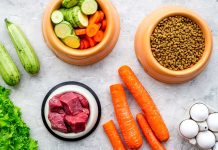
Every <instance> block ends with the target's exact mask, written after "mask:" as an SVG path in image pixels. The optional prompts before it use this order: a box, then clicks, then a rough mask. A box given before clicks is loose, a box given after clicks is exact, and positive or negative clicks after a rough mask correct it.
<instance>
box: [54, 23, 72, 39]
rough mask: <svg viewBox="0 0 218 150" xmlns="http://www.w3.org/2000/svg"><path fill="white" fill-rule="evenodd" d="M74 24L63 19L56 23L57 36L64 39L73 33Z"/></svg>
mask: <svg viewBox="0 0 218 150" xmlns="http://www.w3.org/2000/svg"><path fill="white" fill-rule="evenodd" d="M72 30H73V28H72V26H71V24H70V23H69V22H67V21H63V22H61V23H59V24H57V25H55V28H54V31H55V34H56V35H57V37H59V38H61V39H63V38H65V37H67V36H69V35H71V34H72Z"/></svg>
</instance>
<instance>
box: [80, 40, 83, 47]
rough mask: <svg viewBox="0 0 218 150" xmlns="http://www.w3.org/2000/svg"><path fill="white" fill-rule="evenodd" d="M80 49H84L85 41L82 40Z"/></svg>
mask: <svg viewBox="0 0 218 150" xmlns="http://www.w3.org/2000/svg"><path fill="white" fill-rule="evenodd" d="M80 49H84V42H83V39H81V40H80Z"/></svg>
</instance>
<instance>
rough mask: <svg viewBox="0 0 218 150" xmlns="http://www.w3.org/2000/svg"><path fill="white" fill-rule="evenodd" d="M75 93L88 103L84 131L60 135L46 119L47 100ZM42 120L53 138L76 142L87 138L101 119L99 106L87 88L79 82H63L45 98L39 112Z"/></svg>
mask: <svg viewBox="0 0 218 150" xmlns="http://www.w3.org/2000/svg"><path fill="white" fill-rule="evenodd" d="M65 92H76V93H79V94H81V95H83V96H84V97H85V98H86V99H87V101H88V102H89V108H90V115H89V120H88V122H87V125H86V129H85V131H83V132H79V133H62V132H59V131H57V130H53V129H52V128H51V123H50V121H49V119H48V113H49V100H50V99H51V98H52V97H53V96H55V95H57V94H61V93H65ZM41 113H42V114H41V115H42V120H43V122H44V124H45V126H46V128H47V129H48V131H49V132H50V133H51V134H52V135H54V136H55V137H57V138H59V139H62V140H66V141H77V140H81V139H83V138H85V137H87V136H89V135H90V134H91V133H92V132H93V131H94V130H95V129H96V128H97V126H98V124H99V121H100V117H101V105H100V102H99V99H98V97H97V95H96V94H95V92H94V91H93V90H92V89H91V88H89V87H88V86H86V85H84V84H82V83H79V82H74V81H70V82H64V83H61V84H58V85H56V86H55V87H53V88H52V89H51V90H50V91H49V92H48V93H47V95H46V96H45V98H44V101H43V103H42V110H41Z"/></svg>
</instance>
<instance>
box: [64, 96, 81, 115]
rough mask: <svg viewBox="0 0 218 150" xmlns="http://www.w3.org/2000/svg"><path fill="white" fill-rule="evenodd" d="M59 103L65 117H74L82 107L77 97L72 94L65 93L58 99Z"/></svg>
mask: <svg viewBox="0 0 218 150" xmlns="http://www.w3.org/2000/svg"><path fill="white" fill-rule="evenodd" d="M60 101H61V103H62V105H63V107H64V111H65V112H66V114H67V115H76V114H78V113H80V112H82V108H83V107H82V105H81V103H80V100H79V98H78V96H77V95H76V94H75V93H73V92H67V93H65V94H63V95H62V96H61V97H60Z"/></svg>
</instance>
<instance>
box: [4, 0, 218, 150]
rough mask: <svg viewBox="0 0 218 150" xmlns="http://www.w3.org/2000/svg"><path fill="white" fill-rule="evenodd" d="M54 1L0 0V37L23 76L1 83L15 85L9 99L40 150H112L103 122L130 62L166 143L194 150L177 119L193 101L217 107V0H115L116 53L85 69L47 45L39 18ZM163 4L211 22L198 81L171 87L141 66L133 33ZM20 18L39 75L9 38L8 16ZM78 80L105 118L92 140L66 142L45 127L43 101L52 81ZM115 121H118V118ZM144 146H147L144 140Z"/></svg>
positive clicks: (111, 116) (170, 148) (175, 148)
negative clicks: (159, 118)
mask: <svg viewBox="0 0 218 150" xmlns="http://www.w3.org/2000/svg"><path fill="white" fill-rule="evenodd" d="M49 1H50V0H32V1H30V0H28V1H27V0H1V2H0V8H1V9H0V16H1V17H0V34H1V36H0V41H2V42H3V43H4V44H5V46H6V48H7V49H8V51H9V52H10V54H11V55H12V57H13V59H14V60H15V62H16V64H17V65H18V67H19V69H20V71H21V74H22V80H21V83H20V84H19V86H17V87H14V88H12V87H8V86H6V85H5V83H4V82H3V80H2V79H0V84H1V85H3V86H6V87H8V88H11V89H12V94H11V98H12V100H13V102H14V103H15V104H16V105H17V106H19V107H20V108H21V110H22V113H23V119H24V120H25V122H26V123H27V124H28V126H29V127H30V128H31V135H32V137H34V138H35V139H36V140H38V143H39V149H40V150H70V149H73V150H110V149H112V148H111V145H110V143H109V141H108V139H107V137H106V136H105V134H104V132H103V130H102V127H101V124H103V123H104V122H105V121H107V120H109V119H113V120H115V118H114V111H113V106H112V103H111V98H110V95H109V88H108V87H109V85H111V84H113V83H117V82H118V83H119V82H121V81H120V79H119V77H118V74H117V69H118V67H119V66H121V65H124V64H127V65H129V66H131V67H132V68H133V70H134V71H135V73H136V74H137V76H138V77H139V78H140V80H141V81H142V83H143V84H144V85H145V87H146V88H147V90H148V91H149V92H150V94H151V96H152V97H153V99H154V101H155V103H156V104H157V106H158V108H159V109H160V112H161V114H162V115H163V118H164V120H165V121H166V124H167V126H168V128H169V131H170V134H171V138H170V140H169V141H168V142H167V143H166V144H165V146H166V148H167V150H194V149H196V148H194V147H192V146H191V145H190V144H188V143H187V142H185V141H184V140H183V139H182V138H180V136H179V135H178V132H177V127H178V124H179V122H180V121H181V120H182V119H183V116H184V114H185V112H186V110H187V107H188V106H190V105H191V104H192V103H194V102H195V101H203V102H205V103H207V104H208V105H211V106H214V107H215V108H217V109H218V105H217V102H218V76H217V74H218V67H217V64H218V59H217V58H218V51H217V49H218V44H217V41H218V18H217V14H218V2H217V1H216V0H155V1H154V0H137V1H134V0H111V1H112V2H113V4H114V6H115V7H116V8H117V10H118V12H119V14H120V18H121V34H120V38H119V41H118V43H117V45H116V47H115V48H114V50H113V52H112V53H111V54H110V55H109V56H108V57H107V58H105V59H104V60H102V61H101V62H99V63H96V64H94V65H91V66H87V67H78V66H72V65H68V64H66V63H64V62H62V61H60V60H59V59H58V58H57V57H56V56H55V55H54V54H53V53H52V52H51V51H50V50H49V49H48V48H47V46H46V44H45V42H44V40H43V36H42V32H41V23H42V22H41V21H42V15H43V11H44V9H45V7H46V5H47V4H48V2H49ZM162 5H182V6H186V7H188V8H190V9H193V10H194V11H196V12H197V13H198V14H199V15H201V16H202V17H203V18H204V19H205V20H206V21H207V22H208V24H209V26H210V27H211V29H212V31H213V39H214V48H213V50H214V51H213V55H212V58H211V61H210V63H209V65H208V67H207V68H206V69H205V71H204V72H202V73H201V74H200V75H199V76H198V77H197V78H195V79H194V80H192V81H190V82H187V83H184V84H179V85H168V84H163V83H160V82H158V81H156V80H154V79H152V78H151V77H150V76H148V75H147V74H146V73H145V72H144V71H143V69H142V67H141V66H140V64H139V62H138V61H137V59H136V57H135V53H134V45H133V43H134V42H133V41H134V34H135V31H136V28H137V26H138V24H139V23H140V21H141V20H142V19H143V18H144V17H145V16H146V15H147V14H149V13H150V12H151V11H152V10H154V9H156V8H158V7H159V6H162ZM6 17H7V18H9V20H11V21H13V22H16V23H17V24H18V25H20V26H21V28H22V29H23V30H24V32H25V33H26V34H27V36H28V38H29V39H30V41H31V43H32V45H33V46H34V48H35V50H36V52H37V54H38V56H39V59H40V62H41V71H40V73H39V74H38V75H36V76H30V75H28V74H27V73H26V72H25V71H24V69H23V68H22V66H21V64H20V62H19V60H18V57H17V55H16V53H15V50H14V48H13V46H12V43H11V41H10V39H9V36H8V34H7V32H6V28H5V24H4V18H6ZM69 80H74V81H79V82H83V83H85V84H87V85H88V86H90V87H91V88H92V89H93V90H94V91H96V93H97V95H98V96H99V98H100V101H101V104H102V108H103V109H102V118H101V122H100V126H99V127H98V128H97V130H96V131H95V132H94V133H93V134H92V135H91V136H89V137H88V138H86V139H84V140H82V141H79V142H63V141H60V140H58V139H56V138H55V137H53V136H52V135H51V134H50V133H49V132H48V131H47V130H46V128H45V127H44V125H43V123H42V120H41V114H40V109H41V103H42V100H43V98H44V96H45V94H46V93H47V92H48V90H49V89H51V88H52V87H53V86H54V85H56V84H58V83H60V82H63V81H69ZM127 94H128V101H129V104H130V107H131V110H132V112H133V114H134V115H135V114H136V113H138V112H139V111H140V109H139V108H138V106H137V105H136V103H135V101H134V100H133V98H132V96H131V95H130V94H129V93H127ZM116 124H117V122H116ZM141 149H144V150H146V149H147V150H148V149H149V147H148V144H147V143H146V141H145V140H144V144H143V147H142V148H141Z"/></svg>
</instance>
